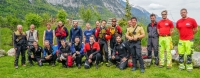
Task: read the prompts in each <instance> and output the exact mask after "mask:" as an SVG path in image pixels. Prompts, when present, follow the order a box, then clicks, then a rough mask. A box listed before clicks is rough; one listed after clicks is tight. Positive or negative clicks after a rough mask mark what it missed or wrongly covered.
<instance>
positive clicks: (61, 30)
mask: <svg viewBox="0 0 200 78" xmlns="http://www.w3.org/2000/svg"><path fill="white" fill-rule="evenodd" d="M66 30H67V29H66V28H65V27H64V26H62V27H57V28H56V30H55V35H56V37H66V36H67V33H66Z"/></svg>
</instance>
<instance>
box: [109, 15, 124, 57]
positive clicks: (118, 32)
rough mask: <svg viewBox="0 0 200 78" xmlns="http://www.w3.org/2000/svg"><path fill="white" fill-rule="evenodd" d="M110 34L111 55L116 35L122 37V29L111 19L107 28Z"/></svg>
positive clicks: (114, 19)
mask: <svg viewBox="0 0 200 78" xmlns="http://www.w3.org/2000/svg"><path fill="white" fill-rule="evenodd" d="M109 30H110V34H111V35H112V37H111V39H110V48H111V54H112V52H113V49H114V45H115V44H116V38H115V36H116V35H121V36H122V29H121V27H120V26H119V25H117V19H116V18H113V19H112V26H111V27H110V28H109Z"/></svg>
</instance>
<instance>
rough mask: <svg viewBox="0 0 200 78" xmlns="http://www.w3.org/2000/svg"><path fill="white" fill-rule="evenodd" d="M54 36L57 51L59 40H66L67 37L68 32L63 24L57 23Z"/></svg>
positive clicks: (59, 44)
mask: <svg viewBox="0 0 200 78" xmlns="http://www.w3.org/2000/svg"><path fill="white" fill-rule="evenodd" d="M55 35H56V37H57V44H58V49H59V48H60V46H61V42H60V41H61V40H66V38H67V36H68V30H67V28H66V27H65V26H64V24H63V23H62V21H59V22H58V26H57V27H56V29H55Z"/></svg>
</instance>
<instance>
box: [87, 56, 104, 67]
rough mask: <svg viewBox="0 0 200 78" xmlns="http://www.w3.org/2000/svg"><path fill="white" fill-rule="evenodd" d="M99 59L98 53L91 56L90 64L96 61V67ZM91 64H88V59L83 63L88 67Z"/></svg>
mask: <svg viewBox="0 0 200 78" xmlns="http://www.w3.org/2000/svg"><path fill="white" fill-rule="evenodd" d="M100 59H101V54H100V53H97V54H95V55H93V56H92V59H91V60H92V62H94V61H96V65H98V64H99V62H100ZM92 62H91V63H89V62H88V59H86V61H85V63H86V64H87V65H89V66H91V65H92Z"/></svg>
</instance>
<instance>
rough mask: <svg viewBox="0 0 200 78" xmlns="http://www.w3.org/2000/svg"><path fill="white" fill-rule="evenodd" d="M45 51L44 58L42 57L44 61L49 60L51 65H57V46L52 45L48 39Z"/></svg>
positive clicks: (45, 43)
mask: <svg viewBox="0 0 200 78" xmlns="http://www.w3.org/2000/svg"><path fill="white" fill-rule="evenodd" d="M44 46H45V47H44V53H43V58H42V63H46V62H48V63H49V65H52V66H55V63H56V58H57V56H56V51H57V49H58V48H57V46H52V45H50V42H49V41H48V40H45V41H44Z"/></svg>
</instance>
